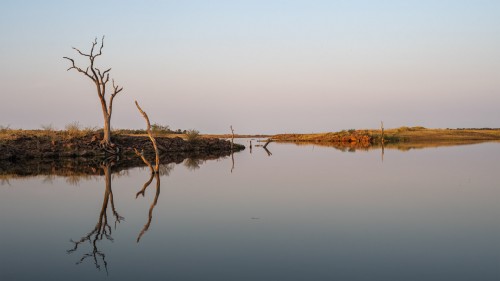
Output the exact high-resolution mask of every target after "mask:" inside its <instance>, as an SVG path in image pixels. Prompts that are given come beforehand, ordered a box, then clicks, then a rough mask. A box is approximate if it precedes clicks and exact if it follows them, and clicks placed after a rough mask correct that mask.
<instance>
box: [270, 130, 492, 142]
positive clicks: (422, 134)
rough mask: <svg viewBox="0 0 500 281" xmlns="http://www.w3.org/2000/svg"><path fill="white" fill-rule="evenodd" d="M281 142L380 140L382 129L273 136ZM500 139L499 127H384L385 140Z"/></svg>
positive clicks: (444, 140)
mask: <svg viewBox="0 0 500 281" xmlns="http://www.w3.org/2000/svg"><path fill="white" fill-rule="evenodd" d="M271 139H272V140H273V141H282V142H347V143H349V142H355V143H369V144H379V143H381V142H382V131H381V130H349V131H345V130H344V131H340V132H328V133H315V134H278V135H274V136H273V137H271ZM493 140H500V129H496V128H495V129H490V128H471V129H427V128H423V127H400V128H396V129H386V130H384V143H402V142H410V143H416V142H449V141H493Z"/></svg>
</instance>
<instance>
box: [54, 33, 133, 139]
mask: <svg viewBox="0 0 500 281" xmlns="http://www.w3.org/2000/svg"><path fill="white" fill-rule="evenodd" d="M97 45H98V42H97V38H96V39H95V40H94V42H92V48H91V49H90V53H89V54H86V53H83V52H82V51H80V50H79V49H77V48H75V47H73V49H74V50H75V51H76V52H78V54H80V55H81V56H84V57H87V58H88V59H89V63H90V65H89V66H87V68H86V69H85V70H83V69H82V68H80V67H78V66H76V64H75V61H74V60H73V59H72V58H69V57H63V58H65V59H67V60H69V61H70V62H71V66H70V67H69V68H68V71H69V70H71V69H75V70H76V71H78V72H80V73H82V74H83V75H85V76H87V77H88V78H89V79H90V80H92V82H93V83H94V84H95V86H96V90H97V95H98V96H99V100H100V102H101V108H102V114H103V117H104V137H103V139H102V144H103V145H104V146H111V147H113V144H112V142H111V114H112V112H113V100H114V98H115V97H116V95H117V94H118V93H120V92H121V91H122V90H123V87H119V86H118V85H116V84H115V80H114V79H112V80H111V83H112V89H111V91H112V92H111V95H110V97H109V100H106V94H107V92H106V85H107V83H108V82H109V72H110V71H111V68H108V69H106V70H104V71H101V69H99V68H98V67H97V66H95V60H96V58H97V57H99V56H100V55H102V49H103V48H104V36H103V37H102V39H101V44H100V47H99V50H98V51H97V50H96V46H97Z"/></svg>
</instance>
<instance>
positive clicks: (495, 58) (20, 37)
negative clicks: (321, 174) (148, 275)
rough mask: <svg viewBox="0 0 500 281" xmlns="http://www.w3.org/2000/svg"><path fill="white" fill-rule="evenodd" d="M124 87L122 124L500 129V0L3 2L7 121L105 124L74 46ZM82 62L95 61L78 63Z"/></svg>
mask: <svg viewBox="0 0 500 281" xmlns="http://www.w3.org/2000/svg"><path fill="white" fill-rule="evenodd" d="M102 35H106V39H105V43H106V44H105V48H104V51H103V52H104V54H103V56H102V57H101V58H100V60H99V61H98V63H99V64H100V65H102V66H103V67H106V66H110V67H113V70H112V73H111V74H112V76H113V77H114V78H115V80H116V81H117V83H118V84H120V85H122V86H123V87H124V91H123V92H122V93H121V94H120V95H119V96H117V98H116V100H115V105H114V112H113V120H112V124H113V127H115V128H142V127H144V123H143V122H144V121H143V120H142V118H141V116H140V115H139V113H138V112H137V110H136V109H135V107H134V104H133V100H134V99H137V100H138V101H139V102H140V104H141V105H142V107H143V108H144V109H145V110H146V111H147V112H148V114H149V115H150V118H151V119H152V122H156V123H160V124H168V125H170V126H171V127H173V128H182V129H189V128H195V129H198V130H200V131H201V132H206V133H209V132H210V133H225V132H228V131H229V125H233V126H234V127H235V129H236V132H237V133H281V132H306V133H307V132H322V131H335V130H341V129H350V128H375V127H378V126H379V123H380V120H384V122H385V124H386V127H398V126H403V125H408V126H416V125H422V126H426V127H500V122H499V121H500V110H499V105H500V1H485V0H475V1H473V0H470V1H457V0H453V1H451V0H450V1H446V0H442V1H435V0H434V1H425V0H415V1H399V0H393V1H375V0H373V1H355V0H354V1H353V0H345V1H333V0H332V1H305V0H304V1H272V0H267V1H234V0H232V1H187V0H185V1H84V2H75V1H20V0H16V1H9V0H2V1H1V3H0V38H1V40H2V41H1V44H0V60H1V62H2V63H1V64H0V85H1V90H0V97H1V100H2V102H1V103H0V125H4V126H5V125H10V126H11V127H13V128H40V125H42V124H44V125H45V124H50V123H52V124H53V125H54V126H55V127H57V128H60V129H62V128H64V125H65V124H68V123H70V122H73V121H79V122H80V124H82V125H84V126H102V116H101V112H100V107H99V102H98V99H97V95H96V93H95V91H94V86H93V85H92V84H91V82H90V80H88V78H86V77H83V76H82V75H81V74H78V73H76V72H71V71H70V72H66V69H67V67H68V63H67V61H65V60H63V59H62V57H63V56H72V57H74V58H78V56H77V55H76V53H75V52H74V51H73V50H72V49H71V47H72V46H75V47H78V48H80V49H82V50H88V49H89V48H90V43H91V41H92V40H93V39H94V37H96V36H98V37H100V36H102ZM80 62H81V65H83V63H84V61H80Z"/></svg>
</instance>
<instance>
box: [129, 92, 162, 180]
mask: <svg viewBox="0 0 500 281" xmlns="http://www.w3.org/2000/svg"><path fill="white" fill-rule="evenodd" d="M135 105H136V106H137V109H138V110H139V112H140V113H141V114H142V116H143V117H144V119H146V125H147V128H146V131H147V132H148V136H149V139H150V140H151V142H152V143H153V147H154V149H155V154H156V165H155V169H154V172H155V173H158V170H159V169H160V153H159V152H158V146H157V145H156V139H155V138H154V137H153V133H152V132H151V123H149V118H148V115H147V114H146V112H144V111H143V110H142V108H141V107H140V106H139V103H137V101H135ZM136 153H137V151H136ZM141 158H142V160H143V161H144V160H145V158H144V157H142V154H141ZM145 162H146V164H147V163H148V162H147V161H145Z"/></svg>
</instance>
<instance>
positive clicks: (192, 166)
mask: <svg viewBox="0 0 500 281" xmlns="http://www.w3.org/2000/svg"><path fill="white" fill-rule="evenodd" d="M204 162H205V161H204V160H203V159H200V158H187V159H186V160H185V161H184V166H186V168H187V169H188V170H190V171H196V170H198V169H199V168H200V165H201V164H203V163H204Z"/></svg>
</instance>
